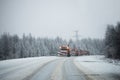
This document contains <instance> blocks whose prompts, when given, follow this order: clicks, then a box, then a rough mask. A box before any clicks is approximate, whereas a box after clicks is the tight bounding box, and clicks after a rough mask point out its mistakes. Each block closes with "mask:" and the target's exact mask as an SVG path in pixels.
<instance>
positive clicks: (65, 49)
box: [58, 45, 70, 57]
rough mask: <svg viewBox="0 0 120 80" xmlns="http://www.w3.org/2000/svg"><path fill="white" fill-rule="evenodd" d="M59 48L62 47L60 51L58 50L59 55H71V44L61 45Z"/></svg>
mask: <svg viewBox="0 0 120 80" xmlns="http://www.w3.org/2000/svg"><path fill="white" fill-rule="evenodd" d="M59 49H60V51H59V52H58V55H59V56H68V57H70V47H69V45H63V46H60V47H59Z"/></svg>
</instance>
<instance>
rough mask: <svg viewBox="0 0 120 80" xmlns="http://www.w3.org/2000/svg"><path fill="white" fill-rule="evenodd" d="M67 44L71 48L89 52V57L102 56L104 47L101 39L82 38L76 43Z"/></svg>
mask: <svg viewBox="0 0 120 80" xmlns="http://www.w3.org/2000/svg"><path fill="white" fill-rule="evenodd" d="M69 43H70V46H71V47H72V48H75V47H77V48H78V49H81V50H86V51H89V52H90V54H91V55H101V54H104V48H105V45H104V40H103V39H91V38H84V39H81V40H79V41H78V42H76V41H75V42H74V41H72V40H70V41H69Z"/></svg>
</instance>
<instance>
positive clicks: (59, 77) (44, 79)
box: [0, 57, 120, 80]
mask: <svg viewBox="0 0 120 80" xmlns="http://www.w3.org/2000/svg"><path fill="white" fill-rule="evenodd" d="M78 58H79V57H78ZM80 58H81V59H82V57H80ZM83 58H84V57H83ZM85 60H86V59H85ZM79 62H81V64H83V63H86V62H89V63H90V62H93V61H90V60H88V61H82V60H80V61H79V59H76V57H37V58H27V59H13V60H5V61H0V80H119V79H120V77H119V76H118V78H116V79H115V78H110V79H109V78H103V77H98V76H99V75H98V73H96V74H94V73H91V72H92V71H90V70H88V68H87V65H88V64H89V63H87V65H85V66H86V67H83V65H81V64H79ZM94 63H95V62H93V63H92V64H94ZM99 63H101V62H99ZM88 67H89V66H88ZM111 69H112V68H111ZM118 69H119V68H118ZM86 71H88V72H86ZM118 74H119V73H118ZM108 77H109V76H108Z"/></svg>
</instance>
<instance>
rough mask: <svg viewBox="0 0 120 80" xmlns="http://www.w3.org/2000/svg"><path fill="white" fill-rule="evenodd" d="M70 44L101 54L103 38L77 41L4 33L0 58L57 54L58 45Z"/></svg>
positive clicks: (1, 38) (0, 45)
mask: <svg viewBox="0 0 120 80" xmlns="http://www.w3.org/2000/svg"><path fill="white" fill-rule="evenodd" d="M68 44H69V45H70V47H71V48H75V47H76V48H78V49H82V50H87V51H89V52H90V54H92V55H95V54H103V49H104V40H100V39H91V38H88V39H82V40H79V42H76V41H73V40H69V41H66V40H63V39H62V38H59V37H57V38H55V39H50V38H34V37H33V36H31V34H29V35H25V34H23V36H22V38H20V37H18V35H10V34H9V33H4V34H2V35H1V36H0V59H1V60H2V59H14V58H25V57H35V56H52V55H57V52H58V51H59V46H61V45H68Z"/></svg>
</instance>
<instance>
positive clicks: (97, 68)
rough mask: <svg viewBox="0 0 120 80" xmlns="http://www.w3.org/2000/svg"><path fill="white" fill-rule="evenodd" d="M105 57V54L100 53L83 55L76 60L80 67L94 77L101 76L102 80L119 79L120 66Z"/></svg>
mask: <svg viewBox="0 0 120 80" xmlns="http://www.w3.org/2000/svg"><path fill="white" fill-rule="evenodd" d="M103 58H104V56H99V55H95V56H81V57H78V58H76V59H75V60H74V62H75V64H76V66H77V67H78V68H79V69H81V70H83V71H84V72H85V73H86V74H89V75H92V77H96V76H97V77H101V78H102V80H119V79H120V66H118V65H114V64H111V63H109V62H106V61H105V60H104V59H103ZM93 75H94V76H93ZM98 75H99V76H98Z"/></svg>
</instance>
